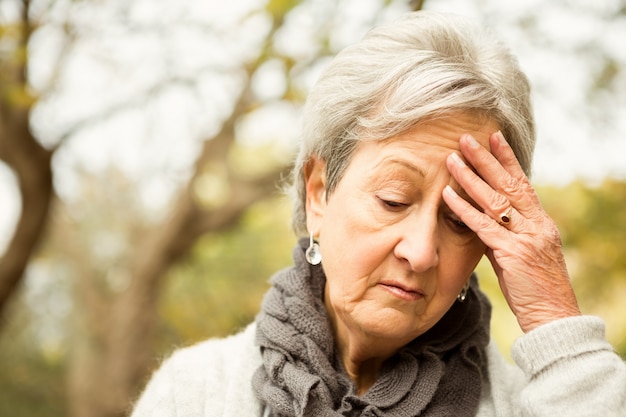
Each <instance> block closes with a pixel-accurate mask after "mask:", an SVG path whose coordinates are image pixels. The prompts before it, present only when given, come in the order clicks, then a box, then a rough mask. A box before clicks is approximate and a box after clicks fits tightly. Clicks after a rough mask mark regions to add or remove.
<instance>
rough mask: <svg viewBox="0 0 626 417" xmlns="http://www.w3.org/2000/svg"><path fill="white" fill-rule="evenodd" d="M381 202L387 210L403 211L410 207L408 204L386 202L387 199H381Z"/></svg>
mask: <svg viewBox="0 0 626 417" xmlns="http://www.w3.org/2000/svg"><path fill="white" fill-rule="evenodd" d="M379 200H380V202H381V203H382V204H383V205H384V206H385V208H387V209H389V210H393V211H399V210H402V209H403V208H405V207H406V206H407V205H408V204H405V203H399V202H397V201H392V200H385V199H382V198H380V199H379Z"/></svg>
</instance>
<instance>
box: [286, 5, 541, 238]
mask: <svg viewBox="0 0 626 417" xmlns="http://www.w3.org/2000/svg"><path fill="white" fill-rule="evenodd" d="M458 112H471V113H474V114H477V115H481V116H484V117H486V118H488V119H491V120H493V121H495V122H496V123H498V125H499V126H500V128H501V131H502V133H503V134H504V136H505V137H506V139H507V141H508V142H509V144H510V145H511V147H512V148H513V152H514V153H515V155H516V156H517V159H518V160H519V162H520V164H521V166H522V168H523V170H524V172H525V173H526V174H527V175H529V176H530V166H531V161H532V154H533V150H534V146H535V129H534V121H533V116H532V110H531V104H530V86H529V83H528V79H527V78H526V76H525V75H524V73H522V71H521V69H520V68H519V65H518V63H517V60H516V58H515V57H514V56H513V55H512V54H511V53H510V51H509V50H508V49H507V48H506V47H505V46H504V45H502V44H501V43H499V42H498V41H496V40H495V37H494V36H493V35H492V34H491V33H490V32H488V31H486V30H485V29H483V28H482V27H479V26H477V25H475V24H472V23H470V22H469V21H467V20H466V19H464V18H462V17H459V16H455V15H448V14H441V13H435V12H425V11H421V12H413V13H407V14H405V15H404V16H403V17H401V18H400V19H398V20H396V21H394V22H392V23H390V24H386V25H382V26H379V27H375V28H373V29H372V30H371V31H370V32H369V33H368V34H367V35H366V36H365V37H364V38H363V40H362V41H361V42H359V43H357V44H355V45H353V46H350V47H347V48H346V49H344V50H343V51H341V52H340V53H339V54H337V56H336V57H335V58H334V59H333V61H332V62H331V63H330V64H329V65H328V67H326V68H325V70H324V71H323V72H322V74H321V76H320V78H319V80H318V81H317V83H316V84H315V86H314V87H313V89H312V91H311V92H310V94H309V96H308V98H307V102H306V104H305V107H304V112H303V117H302V119H303V126H302V143H301V147H300V151H299V154H298V156H297V158H296V161H295V165H294V169H293V173H292V175H293V176H292V184H291V189H290V194H291V195H292V197H293V199H294V217H293V226H294V230H295V232H296V234H297V235H299V236H306V235H307V226H306V212H305V204H306V188H305V187H306V184H305V178H304V171H305V169H306V166H307V164H308V163H309V162H310V161H311V160H312V158H313V157H315V158H317V159H320V160H323V161H324V162H325V164H326V167H325V168H326V172H325V174H326V198H328V197H329V196H330V194H331V193H332V192H333V190H334V189H335V187H336V186H337V184H338V182H339V181H340V180H341V178H342V176H343V173H344V172H345V170H346V168H347V166H348V164H349V163H350V159H351V156H352V154H353V153H354V150H355V149H356V145H357V143H358V141H359V140H362V139H364V138H365V137H366V138H367V139H368V140H372V139H373V140H380V139H385V138H389V137H392V136H395V135H399V134H401V133H404V132H406V131H408V130H409V129H411V128H412V127H414V126H415V125H416V124H417V123H419V122H420V121H424V120H427V119H432V118H436V117H442V116H445V115H449V114H453V113H458Z"/></svg>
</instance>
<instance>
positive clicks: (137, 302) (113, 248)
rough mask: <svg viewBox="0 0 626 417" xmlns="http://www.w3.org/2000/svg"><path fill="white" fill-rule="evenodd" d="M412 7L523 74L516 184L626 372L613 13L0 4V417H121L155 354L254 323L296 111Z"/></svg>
mask: <svg viewBox="0 0 626 417" xmlns="http://www.w3.org/2000/svg"><path fill="white" fill-rule="evenodd" d="M417 8H424V9H431V10H442V11H451V12H456V13H461V14H465V15H467V16H470V17H472V18H474V19H476V20H477V21H479V22H482V24H484V25H486V26H490V27H492V28H493V29H494V31H495V33H496V34H497V35H498V36H500V37H501V38H502V39H503V40H504V41H505V42H507V43H508V44H509V45H510V47H511V49H512V50H513V51H514V53H515V54H517V55H518V57H519V60H520V64H521V66H522V68H523V69H524V70H525V71H526V72H527V73H528V75H529V77H530V79H531V83H532V84H533V87H534V91H533V100H534V103H535V111H536V118H537V130H538V141H539V142H538V146H537V152H536V157H535V169H534V176H533V182H534V184H535V185H536V186H537V188H538V191H539V194H540V196H541V198H542V201H543V203H544V207H545V209H546V210H547V211H548V213H549V214H550V215H551V216H553V218H554V219H555V220H556V222H557V224H558V225H559V227H560V229H561V232H562V237H563V244H564V251H565V255H566V258H567V261H568V265H569V268H570V273H571V276H572V281H573V285H574V287H575V289H576V291H577V293H578V295H579V299H580V304H581V308H582V310H583V311H584V312H585V313H588V314H597V315H600V316H602V317H603V318H605V319H606V322H607V334H608V337H609V340H610V341H611V342H612V343H613V345H614V346H615V348H616V349H617V350H618V352H619V353H620V354H621V355H622V356H623V357H626V303H625V302H624V300H626V256H624V254H625V250H624V246H625V245H626V210H625V209H626V159H625V156H624V155H626V94H625V93H626V48H624V46H623V45H624V42H623V41H624V39H626V1H624V0H600V1H593V2H589V1H583V0H553V1H550V2H545V1H539V0H531V1H525V2H520V1H509V0H505V1H502V0H456V1H454V0H427V1H422V2H420V1H413V2H410V1H400V0H334V1H333V0H300V1H299V0H234V1H228V2H223V1H220V0H0V254H2V257H1V258H0V364H2V365H1V367H0V416H11V417H21V416H29V417H34V416H46V417H57V416H70V417H87V416H89V417H118V416H123V415H125V414H127V412H128V410H129V407H130V406H131V404H132V401H133V399H135V398H136V396H137V395H138V393H139V392H140V390H141V388H142V387H143V386H144V385H145V383H146V381H147V379H148V378H149V375H150V373H151V372H152V370H154V368H155V367H156V366H157V365H158V362H159V360H160V359H162V358H163V357H164V356H166V355H167V354H168V353H169V352H171V351H172V349H174V348H175V347H179V346H185V345H189V344H191V343H194V342H196V341H199V340H202V339H205V338H208V337H215V336H223V335H227V334H230V333H233V332H235V331H237V330H238V329H240V328H241V327H242V326H245V325H246V324H247V323H249V322H250V321H252V320H253V319H254V317H255V314H256V313H257V311H258V309H259V304H260V300H261V298H262V295H263V293H264V292H265V291H266V289H267V288H268V279H269V277H270V276H271V275H272V274H273V273H274V272H275V271H277V270H278V269H280V268H283V267H286V266H288V265H289V264H290V263H291V249H292V247H293V246H294V244H295V238H294V235H293V233H292V231H291V228H290V209H291V208H290V203H289V201H288V200H287V199H286V198H285V197H284V196H283V195H282V194H281V193H280V192H279V190H278V185H279V184H280V181H281V178H285V176H286V175H288V170H289V164H290V160H291V158H292V156H293V152H294V149H295V144H296V143H297V137H298V116H299V112H300V109H301V106H302V103H303V100H304V98H305V97H306V94H307V91H308V90H309V88H310V87H311V85H312V83H313V82H314V80H315V78H316V76H317V74H319V71H320V69H321V68H323V67H324V65H325V64H326V63H327V62H328V61H329V59H330V58H332V56H333V55H334V54H335V53H336V52H337V51H338V50H340V49H341V48H342V47H344V46H346V45H348V44H350V43H353V42H355V41H357V40H358V39H359V38H360V37H361V36H362V35H363V34H364V33H365V31H366V30H367V29H368V28H369V27H371V26H372V25H374V24H377V23H379V22H384V21H389V20H391V19H393V18H394V17H396V16H398V15H400V14H401V13H403V12H405V11H407V10H410V9H417ZM478 272H479V276H480V282H481V285H482V287H483V288H484V289H485V291H486V292H488V294H489V295H490V298H491V300H492V302H493V304H494V313H493V324H492V333H493V336H494V338H495V339H496V340H497V341H498V343H499V345H500V348H501V349H502V352H503V353H504V354H505V355H506V356H508V355H509V348H510V346H511V344H512V343H513V341H514V340H515V338H516V337H518V336H519V335H520V331H519V328H518V326H517V323H516V322H515V319H514V318H513V316H512V315H511V313H510V312H509V310H508V308H507V306H506V303H505V302H504V300H503V298H502V296H501V295H500V292H499V289H498V284H497V281H496V279H495V277H494V276H493V273H492V272H491V271H490V269H489V266H488V264H487V263H485V262H482V263H481V264H480V266H479V271H478ZM233 360H236V358H233Z"/></svg>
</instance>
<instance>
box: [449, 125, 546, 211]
mask: <svg viewBox="0 0 626 417" xmlns="http://www.w3.org/2000/svg"><path fill="white" fill-rule="evenodd" d="M500 136H501V134H499V133H498V132H496V133H494V134H493V135H492V136H491V138H490V144H491V142H498V143H496V144H495V146H494V147H495V148H497V149H498V156H500V157H501V158H502V161H500V160H499V159H497V158H496V156H495V155H493V154H491V153H490V152H489V151H488V150H487V149H485V148H484V147H482V146H481V145H480V144H479V143H478V142H476V140H475V139H474V138H473V137H472V136H470V135H463V136H462V137H461V139H460V147H461V152H462V153H463V156H464V157H465V158H466V159H467V160H468V162H469V163H470V164H471V165H472V166H473V167H474V169H475V170H476V172H477V174H478V175H479V176H480V177H481V178H482V180H483V181H484V182H485V183H486V185H487V186H488V187H491V188H492V189H493V190H495V191H496V192H497V193H498V194H499V195H501V196H503V197H504V199H506V201H508V202H510V204H511V205H513V206H514V207H515V208H516V209H517V210H519V211H520V213H522V214H523V215H527V216H531V215H535V214H536V212H537V209H538V208H539V207H540V206H539V199H538V197H537V195H536V193H535V191H534V189H533V187H532V185H531V184H530V181H529V180H528V178H527V177H526V175H525V174H524V172H523V171H522V169H521V167H520V165H519V162H518V161H517V159H516V158H515V155H514V154H513V151H512V150H511V148H510V147H509V146H508V145H507V144H502V143H501V142H500ZM505 143H506V142H505ZM466 174H467V175H469V174H468V173H466ZM474 175H476V174H474ZM472 182H473V183H474V184H478V182H476V181H472ZM466 191H467V192H468V194H469V193H470V190H468V189H466ZM478 191H483V192H484V191H485V188H484V187H481V189H480V190H478ZM492 197H493V196H492ZM493 198H494V199H495V201H494V203H495V207H493V209H494V210H501V209H502V208H503V205H504V204H505V203H503V202H502V199H499V198H497V197H493ZM497 213H499V212H497Z"/></svg>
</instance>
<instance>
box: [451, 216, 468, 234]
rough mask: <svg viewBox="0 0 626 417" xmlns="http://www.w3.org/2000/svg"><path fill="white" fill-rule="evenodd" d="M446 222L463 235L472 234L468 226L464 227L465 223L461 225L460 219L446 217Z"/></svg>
mask: <svg viewBox="0 0 626 417" xmlns="http://www.w3.org/2000/svg"><path fill="white" fill-rule="evenodd" d="M448 221H449V222H450V224H452V227H454V228H455V229H457V230H458V231H460V232H462V233H463V232H465V233H470V232H472V229H470V228H469V226H468V225H466V224H465V223H463V222H462V221H461V220H460V219H458V218H456V217H454V216H448Z"/></svg>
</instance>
